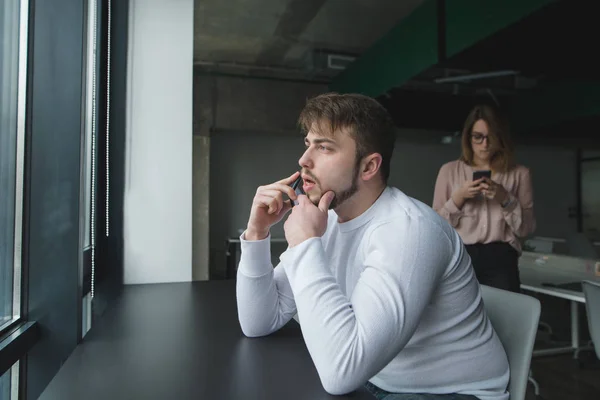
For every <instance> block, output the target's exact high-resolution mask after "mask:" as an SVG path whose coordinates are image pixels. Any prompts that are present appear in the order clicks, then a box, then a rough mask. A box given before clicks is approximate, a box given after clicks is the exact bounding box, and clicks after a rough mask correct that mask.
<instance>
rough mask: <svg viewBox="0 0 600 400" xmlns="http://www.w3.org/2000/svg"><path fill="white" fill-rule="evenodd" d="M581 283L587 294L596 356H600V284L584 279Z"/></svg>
mask: <svg viewBox="0 0 600 400" xmlns="http://www.w3.org/2000/svg"><path fill="white" fill-rule="evenodd" d="M581 284H582V286H583V293H584V295H585V309H586V312H587V319H588V327H589V329H590V337H591V338H592V342H594V349H595V350H596V356H597V357H598V358H600V284H598V283H595V282H591V281H583V282H581Z"/></svg>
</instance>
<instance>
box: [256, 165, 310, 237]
mask: <svg viewBox="0 0 600 400" xmlns="http://www.w3.org/2000/svg"><path fill="white" fill-rule="evenodd" d="M299 174H300V172H298V171H296V172H294V173H293V174H292V175H291V176H289V177H287V178H285V179H282V180H280V181H278V182H275V183H272V184H270V185H267V186H260V187H259V188H258V189H257V190H256V195H255V196H254V200H253V201H252V209H251V210H250V219H249V220H248V228H247V229H246V233H245V239H246V240H262V239H264V238H266V237H267V236H269V230H270V229H271V226H273V225H275V224H276V223H278V222H279V221H281V219H282V218H283V217H284V216H285V214H286V213H287V212H288V211H290V210H291V209H292V203H291V201H290V200H285V201H284V200H283V194H284V193H285V194H286V195H287V196H288V197H289V198H290V199H292V200H296V193H295V192H294V189H292V187H291V186H290V185H291V184H292V183H293V182H294V181H295V180H296V178H298V175H299Z"/></svg>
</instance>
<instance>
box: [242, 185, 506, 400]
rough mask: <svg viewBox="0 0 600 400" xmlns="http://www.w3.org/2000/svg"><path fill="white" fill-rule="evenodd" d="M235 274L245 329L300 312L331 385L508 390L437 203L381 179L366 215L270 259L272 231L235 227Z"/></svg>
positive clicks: (500, 354)
mask: <svg viewBox="0 0 600 400" xmlns="http://www.w3.org/2000/svg"><path fill="white" fill-rule="evenodd" d="M241 241H242V242H241V250H242V253H241V260H240V264H239V268H238V274H237V304H238V313H239V321H240V325H241V328H242V330H243V332H244V334H245V335H247V336H251V337H255V336H263V335H268V334H270V333H272V332H274V331H276V330H277V329H279V328H281V327H282V326H283V325H285V324H286V323H287V322H288V321H289V320H290V319H291V318H292V317H293V316H294V315H295V314H296V313H297V314H298V318H299V322H300V325H301V329H302V333H303V336H304V340H305V342H306V346H307V348H308V350H309V352H310V355H311V357H312V360H313V362H314V364H315V366H316V369H317V371H318V374H319V377H320V379H321V383H322V385H323V387H324V388H325V390H326V391H327V392H329V393H331V394H343V393H348V392H351V391H353V390H355V389H357V388H358V387H359V386H361V385H363V384H364V383H366V381H367V380H369V381H370V382H371V383H373V384H375V385H377V386H379V387H380V388H382V389H384V390H387V391H389V392H404V393H419V392H420V393H464V394H472V395H475V396H477V397H479V398H480V399H482V400H506V399H508V397H509V396H508V392H507V385H508V379H509V367H508V361H507V358H506V353H505V352H504V349H503V347H502V344H501V343H500V341H499V339H498V337H497V335H496V333H495V332H494V330H493V328H492V326H491V323H490V322H489V320H488V318H487V316H486V314H485V311H484V308H483V304H482V299H481V294H480V288H479V284H478V282H477V280H476V278H475V274H474V271H473V269H472V267H471V264H470V258H469V256H468V254H467V252H466V251H465V249H464V247H463V244H462V241H461V239H460V237H459V236H458V234H457V233H456V231H454V229H452V227H451V226H450V225H449V224H448V223H447V222H446V221H445V220H444V219H443V218H442V217H440V216H439V215H438V214H437V213H436V212H435V211H433V209H431V208H430V207H428V206H427V205H425V204H423V203H421V202H419V201H417V200H415V199H412V198H410V197H408V196H406V195H405V194H403V193H402V192H401V191H399V190H398V189H395V188H391V187H388V188H386V189H385V191H384V192H383V193H382V195H381V196H380V197H379V199H378V200H377V201H376V202H375V203H374V204H373V205H372V206H371V207H370V208H369V209H368V210H367V211H365V212H364V213H363V214H362V215H360V216H359V217H357V218H355V219H353V220H351V221H348V222H345V223H339V222H338V221H337V216H336V214H335V212H333V211H330V213H329V219H328V225H327V231H326V232H325V234H324V235H323V237H321V238H312V239H309V240H306V241H305V242H303V243H301V244H299V245H298V246H295V247H293V248H289V249H288V250H287V251H286V252H284V253H283V254H282V255H281V257H280V261H281V262H280V263H279V265H278V266H277V267H276V268H273V266H272V264H271V256H270V238H267V239H264V240H259V241H246V240H245V239H244V234H242V236H241Z"/></svg>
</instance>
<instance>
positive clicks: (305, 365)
mask: <svg viewBox="0 0 600 400" xmlns="http://www.w3.org/2000/svg"><path fill="white" fill-rule="evenodd" d="M350 398H352V399H365V400H366V399H369V400H372V399H374V397H372V396H371V395H370V394H369V393H368V392H367V391H366V390H365V389H361V390H360V391H358V392H355V393H352V394H351V395H349V396H330V395H328V394H327V393H326V392H325V391H324V390H323V387H322V386H321V382H320V381H319V377H318V375H317V371H316V369H315V367H314V364H313V362H312V360H311V358H310V355H309V354H308V351H307V349H306V346H305V344H304V340H303V339H302V334H301V331H300V327H299V326H298V324H297V323H296V322H295V321H294V320H292V321H291V322H290V323H289V324H288V325H287V326H285V327H284V328H283V329H281V330H280V331H279V332H277V333H275V334H273V335H271V336H269V337H264V338H256V339H249V338H246V337H244V336H243V334H242V332H241V330H240V326H239V323H238V320H237V308H236V304H235V281H233V280H229V281H211V282H197V283H178V284H159V285H140V286H128V287H126V288H125V290H124V293H123V295H122V296H121V297H120V298H119V299H118V300H117V301H116V302H115V305H114V306H113V307H112V308H111V309H109V310H107V311H106V314H105V315H104V316H103V317H102V319H101V320H100V321H99V322H97V323H96V325H95V326H94V327H93V328H92V330H91V331H90V333H89V334H88V335H87V336H86V337H85V340H84V343H82V344H81V345H80V346H78V347H77V348H76V349H75V351H74V352H73V354H72V355H71V357H70V358H69V359H68V360H67V361H66V363H65V364H64V366H63V367H62V369H61V370H60V371H59V373H58V374H57V375H56V377H55V378H54V380H53V381H52V382H51V383H50V385H49V386H48V387H47V389H46V390H45V392H44V393H43V394H42V396H41V397H40V399H41V400H50V399H57V400H58V399H60V400H69V399H77V400H79V399H86V400H94V399H102V400H107V399H111V400H116V399H144V400H146V399H177V400H185V399H210V400H212V399H215V400H216V399H219V400H224V399H244V400H246V399H247V400H252V399H260V400H269V399H273V400H293V399H299V400H300V399H302V400H318V399H350Z"/></svg>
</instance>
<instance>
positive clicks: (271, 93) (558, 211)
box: [194, 76, 576, 275]
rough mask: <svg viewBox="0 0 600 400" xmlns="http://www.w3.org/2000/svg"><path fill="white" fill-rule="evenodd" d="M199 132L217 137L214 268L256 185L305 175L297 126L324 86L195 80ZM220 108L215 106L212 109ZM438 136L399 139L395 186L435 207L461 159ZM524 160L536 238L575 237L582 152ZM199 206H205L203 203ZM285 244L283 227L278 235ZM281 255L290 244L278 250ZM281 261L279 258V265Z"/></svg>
mask: <svg viewBox="0 0 600 400" xmlns="http://www.w3.org/2000/svg"><path fill="white" fill-rule="evenodd" d="M195 84H196V88H195V91H196V94H195V95H196V100H197V101H196V103H195V108H196V110H195V118H196V119H195V132H196V134H199V133H203V134H206V135H210V179H209V181H210V183H207V185H209V187H207V188H205V190H208V189H210V200H209V202H210V206H209V210H210V211H209V215H210V224H209V226H210V233H209V237H210V260H211V261H210V262H211V266H212V267H213V269H215V270H216V272H217V274H219V275H220V274H222V268H224V265H225V240H226V238H227V237H237V236H239V230H240V229H244V228H245V226H246V223H247V218H248V215H249V212H250V204H251V201H252V197H253V195H254V193H255V191H256V188H257V186H259V185H262V184H266V183H270V182H273V181H275V180H278V179H281V178H282V177H285V176H287V175H289V174H291V173H292V172H293V171H294V170H295V169H297V168H298V158H299V157H300V155H301V152H302V150H303V141H302V138H301V136H300V135H299V134H298V133H297V131H296V130H295V121H296V118H297V116H298V113H299V112H300V110H301V109H302V106H303V105H304V101H305V99H306V98H307V97H310V96H312V95H314V94H317V93H319V92H321V91H326V87H324V86H321V85H309V84H306V83H290V82H277V81H267V80H258V79H241V78H224V77H220V78H210V77H206V76H204V77H196V80H195ZM213 104H216V107H212V108H211V105H213ZM441 136H442V134H441V133H439V132H419V131H402V132H400V135H399V138H398V141H397V143H396V148H395V152H394V156H393V159H392V173H391V176H390V182H389V183H390V185H392V186H396V187H398V188H400V189H401V190H403V191H404V192H405V193H407V194H408V195H410V196H412V197H414V198H417V199H419V200H421V201H423V202H425V203H427V204H431V202H432V200H433V190H434V185H435V179H436V177H437V173H438V171H439V168H440V166H441V165H442V164H443V163H445V162H448V161H451V160H454V159H456V158H457V157H458V156H459V153H460V147H459V145H458V144H451V145H443V144H441V143H440V141H441ZM517 159H518V161H519V162H520V163H523V164H525V165H526V166H528V167H530V168H531V170H532V174H533V185H534V196H535V197H534V200H535V211H536V216H537V221H538V229H537V231H536V232H535V235H538V236H547V237H559V238H561V237H565V236H566V235H567V234H568V233H570V232H574V231H575V230H576V223H575V219H574V218H570V217H569V208H570V207H574V206H575V205H576V198H575V188H576V185H575V152H574V150H571V149H560V148H555V147H554V148H553V147H532V146H522V147H519V148H518V151H517ZM194 206H195V207H196V206H198V205H197V204H196V203H195V205H194ZM271 233H272V236H273V237H283V229H282V225H279V226H276V227H274V228H273V230H272V232H271ZM273 247H274V253H278V252H279V251H280V250H284V249H285V245H274V246H273ZM274 261H276V259H274Z"/></svg>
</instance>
